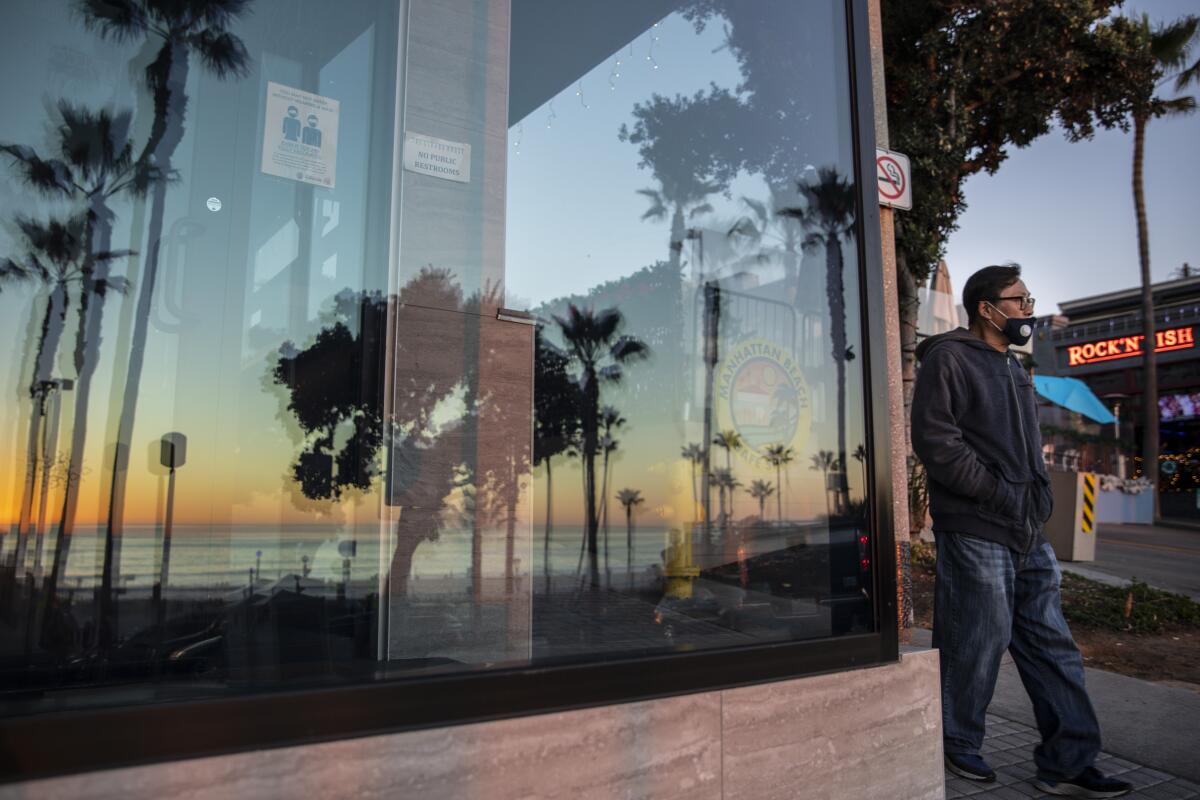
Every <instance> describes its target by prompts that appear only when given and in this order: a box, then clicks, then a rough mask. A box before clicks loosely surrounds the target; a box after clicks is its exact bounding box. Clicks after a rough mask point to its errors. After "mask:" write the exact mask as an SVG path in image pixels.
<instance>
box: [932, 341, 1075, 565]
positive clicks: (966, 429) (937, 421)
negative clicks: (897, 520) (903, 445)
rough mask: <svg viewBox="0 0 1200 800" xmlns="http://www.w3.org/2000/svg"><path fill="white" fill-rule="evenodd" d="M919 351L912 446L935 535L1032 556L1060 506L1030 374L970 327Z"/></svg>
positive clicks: (1010, 355) (1006, 353)
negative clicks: (925, 481)
mask: <svg viewBox="0 0 1200 800" xmlns="http://www.w3.org/2000/svg"><path fill="white" fill-rule="evenodd" d="M917 358H918V359H919V360H920V370H919V371H918V373H917V386H916V389H915V391H914V393H913V405H912V445H913V450H914V451H915V452H916V454H917V456H918V457H919V458H920V459H921V463H922V464H924V465H925V472H926V475H927V476H928V479H929V480H928V486H929V510H930V514H931V515H932V517H933V530H934V532H935V533H966V534H969V535H971V536H978V537H980V538H982V539H988V540H990V541H993V542H999V543H1000V544H1003V545H1006V546H1007V547H1009V548H1011V549H1013V550H1015V551H1017V552H1020V553H1028V552H1029V551H1030V550H1031V549H1033V548H1034V547H1035V546H1036V545H1038V544H1041V543H1042V542H1044V541H1045V540H1044V539H1043V538H1042V525H1043V523H1044V522H1045V521H1046V520H1047V519H1048V518H1049V517H1050V510H1051V508H1052V505H1053V497H1052V495H1051V493H1050V476H1049V475H1048V474H1047V472H1046V466H1045V463H1044V462H1043V461H1042V436H1041V432H1040V430H1039V428H1038V416H1037V400H1036V399H1035V397H1034V392H1033V381H1032V380H1030V377H1029V373H1028V372H1026V371H1025V368H1024V367H1022V366H1021V364H1020V362H1018V361H1017V359H1016V357H1015V356H1013V355H1012V354H1011V353H1009V352H1007V351H1006V352H1003V353H1002V352H1000V351H998V350H996V349H995V348H993V347H992V346H990V345H989V344H987V343H986V342H984V341H983V340H982V339H980V338H978V337H977V336H975V335H974V334H972V333H971V332H970V331H968V330H966V329H965V328H958V329H956V330H953V331H950V332H949V333H943V334H939V335H937V336H931V337H930V338H928V339H926V340H925V341H923V342H921V344H920V345H918V346H917Z"/></svg>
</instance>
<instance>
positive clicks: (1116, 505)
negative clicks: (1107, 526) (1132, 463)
mask: <svg viewBox="0 0 1200 800" xmlns="http://www.w3.org/2000/svg"><path fill="white" fill-rule="evenodd" d="M1153 518H1154V496H1153V495H1152V494H1151V493H1150V492H1149V491H1145V492H1142V493H1141V494H1126V493H1125V492H1122V491H1119V490H1116V489H1114V490H1113V491H1111V492H1105V491H1098V492H1096V522H1113V523H1118V524H1134V525H1149V524H1151V523H1152V522H1153Z"/></svg>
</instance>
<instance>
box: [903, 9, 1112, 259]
mask: <svg viewBox="0 0 1200 800" xmlns="http://www.w3.org/2000/svg"><path fill="white" fill-rule="evenodd" d="M1117 5H1118V2H1113V1H1112V0H999V1H998V2H996V1H993V0H972V1H971V2H959V1H958V0H883V3H882V14H883V51H884V64H885V66H884V70H885V74H886V81H887V109H888V136H889V141H890V145H891V147H892V148H894V149H896V150H899V151H901V152H903V153H905V154H907V155H908V156H909V158H910V159H911V161H912V171H913V176H912V177H913V181H912V185H913V209H912V211H909V212H905V213H904V214H903V215H902V216H900V217H899V219H898V220H897V224H896V248H897V256H898V260H899V261H900V265H901V267H902V268H903V269H907V270H908V271H909V272H910V274H911V275H912V276H913V277H914V278H915V279H916V280H917V282H920V281H923V280H925V279H927V278H928V277H929V275H930V273H931V272H932V271H933V269H934V268H935V267H936V266H937V262H938V259H939V258H940V257H941V256H942V254H943V252H944V250H945V242H946V239H947V237H948V236H949V235H950V234H951V233H952V232H953V231H954V230H955V229H956V228H957V224H958V218H959V216H960V215H961V214H962V212H963V211H964V210H965V209H966V203H965V202H964V200H963V194H962V187H963V183H964V182H965V181H966V180H967V178H969V177H971V176H972V175H976V174H979V173H988V174H991V173H994V172H996V170H997V169H999V167H1000V165H1001V164H1002V163H1003V162H1004V160H1005V159H1006V158H1007V157H1008V153H1009V150H1010V149H1011V148H1013V147H1025V146H1026V145H1028V144H1030V143H1031V142H1033V141H1034V140H1035V139H1037V138H1038V137H1039V136H1042V135H1044V134H1046V133H1049V132H1050V131H1051V130H1052V129H1053V128H1054V127H1055V126H1056V125H1057V126H1058V127H1060V128H1061V129H1062V130H1063V131H1064V132H1065V134H1066V136H1067V137H1068V138H1069V139H1070V140H1072V141H1076V140H1079V139H1083V138H1087V137H1089V136H1091V135H1092V133H1093V132H1094V130H1095V128H1096V126H1097V125H1099V126H1102V127H1111V126H1123V125H1124V124H1125V113H1124V112H1125V108H1126V105H1125V104H1126V100H1125V90H1124V88H1123V81H1122V80H1120V77H1121V74H1122V71H1123V70H1124V69H1126V68H1127V66H1128V65H1127V60H1126V55H1127V50H1126V48H1125V47H1124V45H1123V41H1122V36H1121V35H1120V33H1119V32H1118V31H1115V30H1114V29H1113V27H1112V26H1111V25H1108V24H1102V23H1103V22H1104V21H1105V19H1106V18H1107V17H1108V16H1109V15H1110V14H1111V13H1112V12H1113V11H1114V9H1115V8H1116V6H1117Z"/></svg>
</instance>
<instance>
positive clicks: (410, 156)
mask: <svg viewBox="0 0 1200 800" xmlns="http://www.w3.org/2000/svg"><path fill="white" fill-rule="evenodd" d="M404 168H405V169H406V170H409V171H410V172H419V173H420V174H422V175H431V176H433V177H435V178H444V179H445V180H448V181H458V182H459V183H470V182H471V145H469V144H465V143H463V142H449V141H446V140H445V139H435V138H434V137H432V136H424V135H422V134H419V133H409V132H407V131H406V132H405V134H404Z"/></svg>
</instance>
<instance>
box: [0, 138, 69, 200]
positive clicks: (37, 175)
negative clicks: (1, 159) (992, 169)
mask: <svg viewBox="0 0 1200 800" xmlns="http://www.w3.org/2000/svg"><path fill="white" fill-rule="evenodd" d="M0 152H2V153H4V154H5V155H7V156H8V157H9V158H11V159H12V160H13V162H14V163H15V165H16V167H17V172H18V174H19V175H20V177H21V180H22V181H23V182H24V183H25V184H26V185H28V186H29V187H31V188H33V189H36V190H37V191H39V192H41V193H42V194H45V195H49V196H52V197H64V196H68V195H70V194H71V193H72V192H73V191H74V190H75V186H74V182H73V181H72V179H71V168H70V167H68V166H67V165H66V164H64V163H63V162H62V161H60V160H58V159H56V158H42V157H41V156H39V155H38V154H37V152H36V151H35V150H34V149H33V148H32V147H26V146H25V145H18V144H0Z"/></svg>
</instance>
